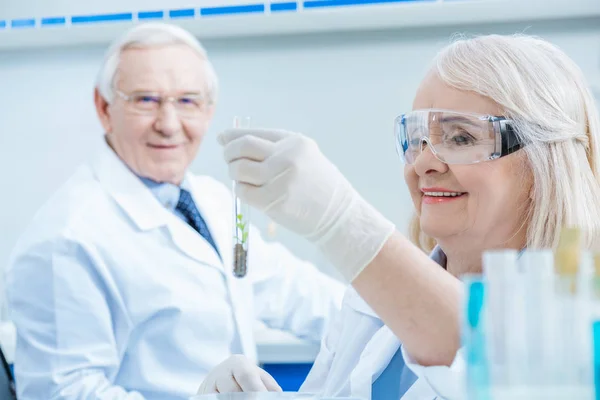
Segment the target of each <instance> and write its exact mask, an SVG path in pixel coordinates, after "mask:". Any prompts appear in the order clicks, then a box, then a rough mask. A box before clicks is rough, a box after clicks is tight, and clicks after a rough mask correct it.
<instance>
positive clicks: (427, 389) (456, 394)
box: [300, 288, 464, 400]
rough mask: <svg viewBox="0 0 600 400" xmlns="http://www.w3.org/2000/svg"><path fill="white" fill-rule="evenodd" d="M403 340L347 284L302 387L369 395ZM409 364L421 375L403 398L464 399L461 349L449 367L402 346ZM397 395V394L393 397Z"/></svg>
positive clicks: (333, 393) (336, 393) (334, 393)
mask: <svg viewBox="0 0 600 400" xmlns="http://www.w3.org/2000/svg"><path fill="white" fill-rule="evenodd" d="M400 346H401V344H400V341H399V340H398V338H397V337H396V336H395V335H394V333H393V332H392V331H391V330H390V329H389V328H388V327H387V326H385V325H384V324H383V321H381V319H379V317H378V316H377V314H375V312H374V311H373V310H372V309H371V307H369V306H368V305H367V304H366V303H365V301H364V300H363V299H362V298H361V297H360V296H359V295H358V293H356V291H354V289H351V288H350V289H348V290H347V292H346V295H345V296H344V301H343V303H342V310H341V312H340V313H339V314H338V315H337V316H336V317H335V318H334V320H333V321H332V324H331V325H330V327H329V329H328V331H327V334H326V336H325V338H324V339H323V341H322V342H321V350H320V352H319V355H318V356H317V358H316V360H315V363H314V365H313V368H312V369H311V371H310V373H309V375H308V377H307V378H306V380H305V382H304V384H303V385H302V387H301V389H300V390H301V391H302V392H308V393H319V394H322V395H324V396H340V397H350V396H351V397H356V398H361V399H371V387H372V385H373V382H374V381H375V380H376V379H377V378H378V377H379V375H381V373H382V372H383V370H384V369H385V368H386V367H387V365H388V364H389V362H390V360H391V359H392V357H393V356H394V354H396V352H397V351H398V348H399V347H400ZM402 353H403V356H404V360H405V363H406V366H407V367H408V368H410V369H411V370H412V371H413V372H414V373H415V374H416V375H417V377H418V379H417V380H416V382H415V383H414V384H413V385H412V386H411V387H410V389H409V390H408V391H407V392H406V393H405V394H404V395H403V396H402V400H434V399H436V400H441V399H447V400H458V399H463V398H464V396H463V393H464V387H463V385H462V383H463V380H462V379H463V372H464V360H463V359H462V356H461V352H460V351H459V354H457V357H456V359H455V361H454V362H453V364H452V365H451V366H450V367H446V366H432V367H424V366H421V365H419V364H417V363H416V362H415V361H414V360H412V359H411V358H410V355H408V354H407V353H406V352H405V351H404V349H402ZM390 400H397V399H390Z"/></svg>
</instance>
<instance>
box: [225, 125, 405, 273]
mask: <svg viewBox="0 0 600 400" xmlns="http://www.w3.org/2000/svg"><path fill="white" fill-rule="evenodd" d="M219 143H221V145H223V146H224V157H225V161H226V162H227V163H228V164H229V176H230V177H231V179H233V180H234V181H236V182H237V185H236V194H237V196H239V197H240V198H241V199H242V200H243V201H245V202H247V203H248V204H250V205H251V206H253V207H255V208H257V209H259V210H261V211H263V212H264V213H266V214H267V215H268V216H269V217H270V218H271V219H273V220H274V221H275V222H277V223H279V224H281V225H283V226H284V227H286V228H288V229H290V230H291V231H294V232H296V233H298V234H300V235H302V236H304V237H306V238H307V239H308V240H310V241H312V242H314V243H316V244H317V245H318V246H319V248H320V249H321V251H322V252H323V253H324V254H325V255H326V256H327V257H328V258H329V260H331V262H332V263H333V265H334V266H336V268H337V269H338V270H339V271H340V273H341V274H342V275H343V276H344V277H345V278H346V279H347V280H348V281H349V282H352V281H353V280H354V278H355V277H356V276H357V275H358V274H359V273H360V272H361V271H362V269H363V268H364V267H366V266H367V265H368V264H369V263H370V262H371V261H372V260H373V258H374V257H375V256H376V255H377V253H379V251H380V250H381V248H382V247H383V244H384V243H385V242H386V240H387V239H388V238H389V237H390V235H391V234H392V232H393V231H394V225H393V224H392V223H391V222H390V221H388V220H387V219H385V218H384V217H383V216H382V215H381V214H380V213H379V212H378V211H377V210H375V209H374V208H373V207H372V206H371V205H370V204H368V203H367V202H366V201H365V200H364V199H363V198H362V197H361V196H360V195H359V194H358V193H357V192H356V190H354V188H353V187H352V185H351V184H350V183H349V182H348V180H346V178H345V177H344V176H343V175H342V174H341V173H340V172H339V170H338V169H337V168H336V167H335V165H333V164H332V163H331V162H330V161H329V160H328V159H327V158H325V156H324V155H323V154H322V153H321V151H320V150H319V148H318V146H317V145H316V143H315V142H314V141H313V140H311V139H309V138H307V137H305V136H303V135H300V134H297V133H293V132H287V131H282V130H268V129H230V130H227V131H225V132H223V133H221V134H220V135H219Z"/></svg>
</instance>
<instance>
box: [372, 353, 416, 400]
mask: <svg viewBox="0 0 600 400" xmlns="http://www.w3.org/2000/svg"><path fill="white" fill-rule="evenodd" d="M416 380H417V376H416V375H415V374H414V373H413V372H412V371H411V370H410V369H409V368H408V367H407V366H406V365H405V364H404V358H403V357H402V351H401V349H398V351H397V352H396V354H394V357H392V359H391V360H390V363H389V364H388V365H387V367H386V368H385V369H384V370H383V372H382V373H381V375H379V378H377V380H375V382H373V386H372V387H371V399H372V400H385V399H395V400H396V399H400V398H401V397H402V396H404V393H406V391H407V390H408V389H409V388H410V387H411V386H412V385H413V383H415V381H416Z"/></svg>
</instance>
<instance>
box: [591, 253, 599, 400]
mask: <svg viewBox="0 0 600 400" xmlns="http://www.w3.org/2000/svg"><path fill="white" fill-rule="evenodd" d="M593 266H594V275H593V278H592V287H591V297H592V313H593V314H592V320H591V322H592V324H591V334H592V338H591V339H592V340H591V341H592V357H593V362H592V364H593V377H594V379H593V381H594V394H595V397H594V398H595V400H600V253H598V252H596V253H594V256H593Z"/></svg>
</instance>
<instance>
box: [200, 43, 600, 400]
mask: <svg viewBox="0 0 600 400" xmlns="http://www.w3.org/2000/svg"><path fill="white" fill-rule="evenodd" d="M599 136H600V121H599V117H598V112H597V110H596V106H595V104H594V100H593V98H592V96H591V94H590V90H589V89H588V86H587V84H586V82H585V79H584V77H583V74H582V73H581V71H580V70H579V68H578V67H577V66H576V65H575V64H574V63H573V61H571V60H570V59H569V58H568V57H567V56H566V55H565V54H564V53H563V52H562V51H560V50H559V49H557V48H556V47H554V46H553V45H551V44H550V43H547V42H545V41H543V40H540V39H537V38H533V37H527V36H497V35H492V36H483V37H478V38H474V39H468V40H460V41H457V42H455V43H453V44H451V45H449V46H448V47H446V48H445V49H443V50H442V51H441V52H440V53H439V54H438V56H437V57H436V59H435V60H434V63H433V67H432V68H431V71H430V72H429V73H428V74H427V76H426V78H425V79H424V80H423V82H422V83H421V85H420V88H419V90H418V92H417V94H416V97H415V100H414V104H413V111H411V112H408V113H406V114H403V115H401V116H400V117H398V118H397V120H396V138H397V147H398V151H399V153H400V156H401V158H402V159H403V161H404V163H405V167H404V178H405V181H406V184H407V185H408V188H409V189H410V193H411V196H412V200H413V203H414V207H415V211H416V215H417V219H416V221H415V224H414V226H413V229H412V231H413V234H414V238H413V239H415V240H413V242H416V243H418V244H419V245H420V246H421V248H419V247H417V246H415V245H414V244H413V243H412V242H411V241H410V240H409V239H408V238H406V237H404V236H403V235H402V234H400V233H398V232H396V231H395V229H394V227H393V225H392V224H391V223H390V222H388V221H387V220H386V219H385V218H384V217H383V216H381V215H380V214H379V213H378V212H377V211H376V210H374V209H373V207H371V206H370V205H369V204H367V203H366V201H365V200H363V199H362V198H361V197H360V195H359V194H358V193H357V192H356V191H355V190H354V189H353V188H352V186H351V185H350V184H349V183H348V181H347V180H346V179H345V178H344V177H343V176H342V175H341V174H340V172H339V171H338V170H337V169H336V168H335V166H333V165H332V164H331V163H330V162H329V161H328V160H327V159H326V158H325V157H324V156H323V155H322V154H321V153H320V152H319V149H318V148H317V146H316V145H315V143H314V142H313V141H312V140H310V139H308V138H306V137H304V136H301V135H299V134H294V133H288V132H283V131H274V130H232V131H227V132H224V133H223V134H221V136H220V141H221V143H222V144H223V145H224V146H225V158H226V160H227V162H228V163H229V168H230V169H229V170H230V175H231V177H232V178H233V179H234V180H235V181H237V182H238V183H239V185H238V188H239V192H238V194H239V196H241V197H242V198H243V199H244V200H246V201H247V202H249V203H250V204H252V205H253V206H255V207H257V208H259V209H261V210H263V211H264V212H265V213H266V214H267V215H269V216H270V217H271V218H273V219H274V220H276V221H278V222H279V223H280V224H282V225H284V226H286V227H287V228H289V229H291V230H293V231H295V232H297V233H298V234H301V235H303V236H305V237H306V238H308V239H309V240H311V241H313V242H314V243H316V244H317V245H318V246H319V247H320V249H321V250H322V251H323V252H324V254H326V255H327V256H328V257H329V258H330V259H331V261H332V262H333V264H334V265H335V266H336V267H337V268H338V269H339V271H340V272H341V273H342V274H343V275H344V276H345V277H346V278H347V280H348V282H350V283H351V285H352V289H350V290H349V291H348V293H347V295H346V297H345V302H344V306H343V309H342V311H341V313H340V315H339V316H338V318H337V321H334V323H333V324H332V326H331V327H330V329H329V333H328V335H327V336H326V338H325V339H324V340H323V343H322V346H321V353H320V354H319V356H318V358H317V360H316V362H315V365H314V367H313V369H312V371H311V373H310V375H309V376H308V378H307V380H306V382H305V383H304V385H303V388H302V390H303V391H307V392H317V393H321V394H323V395H328V396H356V397H361V398H373V399H383V398H386V399H399V398H401V399H403V400H408V399H419V400H422V399H434V398H436V396H438V397H441V398H444V399H456V398H462V393H461V389H462V388H461V385H460V384H459V382H461V379H458V377H457V374H460V373H461V367H462V366H463V364H464V363H463V362H462V358H461V352H460V351H459V336H460V335H459V319H460V311H459V310H460V304H461V301H462V300H461V297H462V287H461V284H460V281H459V280H458V279H457V277H459V276H460V275H461V274H463V273H466V272H479V271H481V268H482V265H481V264H482V253H483V252H484V251H486V250H489V249H497V248H512V249H522V248H525V247H527V248H543V247H552V246H555V245H556V244H557V241H558V235H559V229H560V227H561V226H563V225H577V226H579V227H580V228H581V229H582V231H583V240H584V243H585V245H587V246H592V245H594V244H598V242H599V238H600V212H599V206H598V198H600V186H599V181H598V177H599V169H600V168H599V160H598V156H599V154H598V152H599V150H600V148H599V143H598V141H599V139H600V137H599ZM424 249H426V250H431V249H433V251H432V252H431V255H430V257H427V255H426V254H425V252H423V250H424ZM440 267H441V268H440ZM263 381H265V382H267V383H266V384H263V383H262V382H263ZM268 388H272V384H269V380H268V379H266V378H265V373H264V371H261V370H259V369H258V368H257V367H255V366H252V365H250V364H249V363H248V362H246V361H245V360H243V359H239V358H238V359H234V360H228V361H226V362H225V363H223V364H222V365H221V366H220V367H219V368H217V369H216V370H215V371H214V372H213V373H212V374H211V375H209V376H208V377H207V379H206V380H205V381H204V382H203V384H202V386H201V391H202V392H207V391H232V390H238V391H239V390H245V391H246V390H266V389H268Z"/></svg>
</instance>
